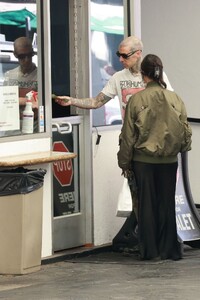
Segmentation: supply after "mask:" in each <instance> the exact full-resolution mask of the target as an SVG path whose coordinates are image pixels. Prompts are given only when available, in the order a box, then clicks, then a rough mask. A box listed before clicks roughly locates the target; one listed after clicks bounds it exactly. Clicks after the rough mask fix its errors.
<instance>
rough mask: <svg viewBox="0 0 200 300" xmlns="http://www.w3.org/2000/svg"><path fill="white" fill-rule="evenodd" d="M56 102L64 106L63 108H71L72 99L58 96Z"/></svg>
mask: <svg viewBox="0 0 200 300" xmlns="http://www.w3.org/2000/svg"><path fill="white" fill-rule="evenodd" d="M54 99H55V102H56V103H58V104H60V105H62V106H69V105H71V104H72V103H71V97H68V96H56V97H55V98H54Z"/></svg>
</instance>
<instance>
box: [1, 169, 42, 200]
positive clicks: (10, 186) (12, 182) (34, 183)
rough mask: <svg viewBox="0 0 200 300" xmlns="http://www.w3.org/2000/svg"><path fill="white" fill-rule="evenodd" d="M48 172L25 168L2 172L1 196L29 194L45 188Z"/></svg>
mask: <svg viewBox="0 0 200 300" xmlns="http://www.w3.org/2000/svg"><path fill="white" fill-rule="evenodd" d="M45 174H46V170H44V169H38V170H28V169H25V168H23V167H19V168H16V169H7V170H2V171H0V196H7V195H16V194H28V193H30V192H32V191H35V190H37V189H39V188H40V187H42V186H43V182H44V175H45Z"/></svg>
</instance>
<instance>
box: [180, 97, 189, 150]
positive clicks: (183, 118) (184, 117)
mask: <svg viewBox="0 0 200 300" xmlns="http://www.w3.org/2000/svg"><path fill="white" fill-rule="evenodd" d="M181 121H182V122H183V125H184V140H183V142H182V145H181V151H180V152H186V151H189V150H191V144H192V128H191V126H190V124H189V122H188V121H187V112H186V108H185V105H184V103H183V102H182V109H181Z"/></svg>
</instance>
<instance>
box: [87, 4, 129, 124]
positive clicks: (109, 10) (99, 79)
mask: <svg viewBox="0 0 200 300" xmlns="http://www.w3.org/2000/svg"><path fill="white" fill-rule="evenodd" d="M123 19H124V18H123V0H113V1H108V0H92V1H91V18H90V20H91V24H90V26H91V27H90V29H91V62H92V96H93V97H95V96H97V94H98V93H99V92H100V91H101V90H102V89H103V87H104V86H105V85H106V83H107V82H108V80H109V79H110V77H111V76H112V75H113V74H114V73H115V72H116V71H119V70H121V69H122V66H121V64H120V62H119V59H118V57H117V56H116V51H117V48H118V45H119V43H120V42H121V41H122V40H123V37H124V25H123V24H124V20H123ZM92 115H93V126H104V125H115V124H121V123H122V120H121V112H120V105H119V100H118V97H117V96H116V97H115V98H114V99H112V100H110V101H109V102H108V103H106V105H104V106H103V107H101V108H99V109H96V110H93V111H92Z"/></svg>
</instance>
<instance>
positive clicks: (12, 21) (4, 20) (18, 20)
mask: <svg viewBox="0 0 200 300" xmlns="http://www.w3.org/2000/svg"><path fill="white" fill-rule="evenodd" d="M27 17H29V18H30V25H31V28H34V29H36V28H37V18H36V16H35V15H34V14H33V13H32V12H30V11H29V10H27V9H26V8H24V9H21V10H14V11H3V12H0V25H13V26H17V27H19V28H23V27H25V26H26V18H27Z"/></svg>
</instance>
